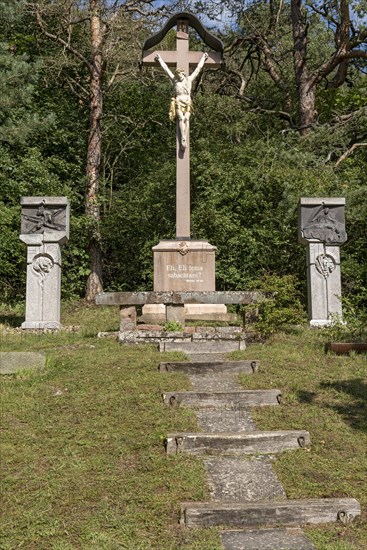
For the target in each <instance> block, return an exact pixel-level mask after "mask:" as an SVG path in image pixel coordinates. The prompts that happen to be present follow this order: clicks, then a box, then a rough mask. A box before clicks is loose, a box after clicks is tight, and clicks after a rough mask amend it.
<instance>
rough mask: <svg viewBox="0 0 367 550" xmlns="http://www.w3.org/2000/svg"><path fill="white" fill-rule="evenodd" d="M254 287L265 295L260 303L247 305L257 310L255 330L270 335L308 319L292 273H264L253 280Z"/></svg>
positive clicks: (266, 335) (265, 335) (263, 334)
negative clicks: (278, 274)
mask: <svg viewBox="0 0 367 550" xmlns="http://www.w3.org/2000/svg"><path fill="white" fill-rule="evenodd" d="M252 285H253V289H254V290H255V289H256V290H259V291H260V292H263V293H264V294H265V295H267V296H266V297H265V299H264V300H262V301H261V302H260V303H259V304H258V305H254V306H247V308H248V310H249V311H251V309H256V310H257V320H256V323H255V330H256V331H257V332H259V333H260V334H261V335H262V336H264V337H268V336H270V335H271V334H273V333H274V332H276V331H278V330H280V329H281V327H282V326H284V325H298V324H302V323H304V322H305V321H306V315H305V310H304V306H303V304H302V302H301V293H300V291H299V288H298V287H299V284H298V281H297V280H296V278H295V277H294V276H292V275H283V276H282V277H279V276H277V275H270V274H267V273H266V274H264V276H263V277H261V278H260V279H258V280H255V281H253V282H252Z"/></svg>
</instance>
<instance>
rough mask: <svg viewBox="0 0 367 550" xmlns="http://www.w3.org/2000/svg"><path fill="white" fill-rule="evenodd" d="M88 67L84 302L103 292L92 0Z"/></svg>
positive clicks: (96, 29)
mask: <svg viewBox="0 0 367 550" xmlns="http://www.w3.org/2000/svg"><path fill="white" fill-rule="evenodd" d="M90 15H91V50H92V58H91V61H92V62H91V66H90V98H89V109H90V129H89V136H88V147H87V163H86V174H87V192H86V198H85V213H86V215H87V216H88V217H89V218H90V222H91V234H90V241H89V253H90V261H91V273H90V275H89V277H88V281H87V288H86V299H87V300H90V301H92V300H94V298H95V295H96V294H97V293H98V292H102V290H103V287H102V251H101V237H100V230H99V222H100V208H99V204H98V189H99V177H100V165H101V146H102V134H101V117H102V109H103V94H102V27H101V17H100V3H99V0H91V2H90Z"/></svg>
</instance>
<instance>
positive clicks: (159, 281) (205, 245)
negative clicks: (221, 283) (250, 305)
mask: <svg viewBox="0 0 367 550" xmlns="http://www.w3.org/2000/svg"><path fill="white" fill-rule="evenodd" d="M178 214H179V212H178ZM215 251H216V247H215V246H213V245H211V244H210V243H209V242H208V241H197V240H187V239H182V240H178V239H176V240H164V241H160V243H159V244H158V245H157V246H154V247H153V261H154V290H155V291H158V292H159V291H167V290H171V291H190V292H191V291H215ZM214 303H215V302H214Z"/></svg>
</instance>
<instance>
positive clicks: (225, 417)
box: [195, 409, 257, 433]
mask: <svg viewBox="0 0 367 550" xmlns="http://www.w3.org/2000/svg"><path fill="white" fill-rule="evenodd" d="M195 412H196V417H197V420H198V425H199V426H200V429H201V430H203V432H205V433H209V432H210V433H220V432H225V433H227V432H231V433H239V432H241V433H248V432H256V430H257V428H256V424H255V422H254V421H253V418H252V416H251V411H250V409H243V410H240V411H236V410H234V411H228V410H226V409H222V410H220V409H216V410H211V409H196V411H195Z"/></svg>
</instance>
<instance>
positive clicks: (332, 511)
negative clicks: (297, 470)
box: [181, 498, 361, 528]
mask: <svg viewBox="0 0 367 550" xmlns="http://www.w3.org/2000/svg"><path fill="white" fill-rule="evenodd" d="M360 514H361V507H360V505H359V503H358V501H357V500H355V499H354V498H322V499H307V500H306V499H305V500H282V501H277V502H266V501H261V502H252V503H237V504H236V503H232V504H225V503H221V504H218V503H212V502H193V503H183V504H182V506H181V523H182V524H184V525H185V526H186V527H195V528H197V527H217V526H222V527H224V526H226V527H228V528H246V527H261V526H264V527H265V526H269V527H272V526H274V527H277V526H288V525H289V526H292V525H302V524H307V523H311V524H318V523H329V522H335V521H342V522H343V523H345V522H349V521H352V520H353V519H355V518H356V517H358V516H360Z"/></svg>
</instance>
